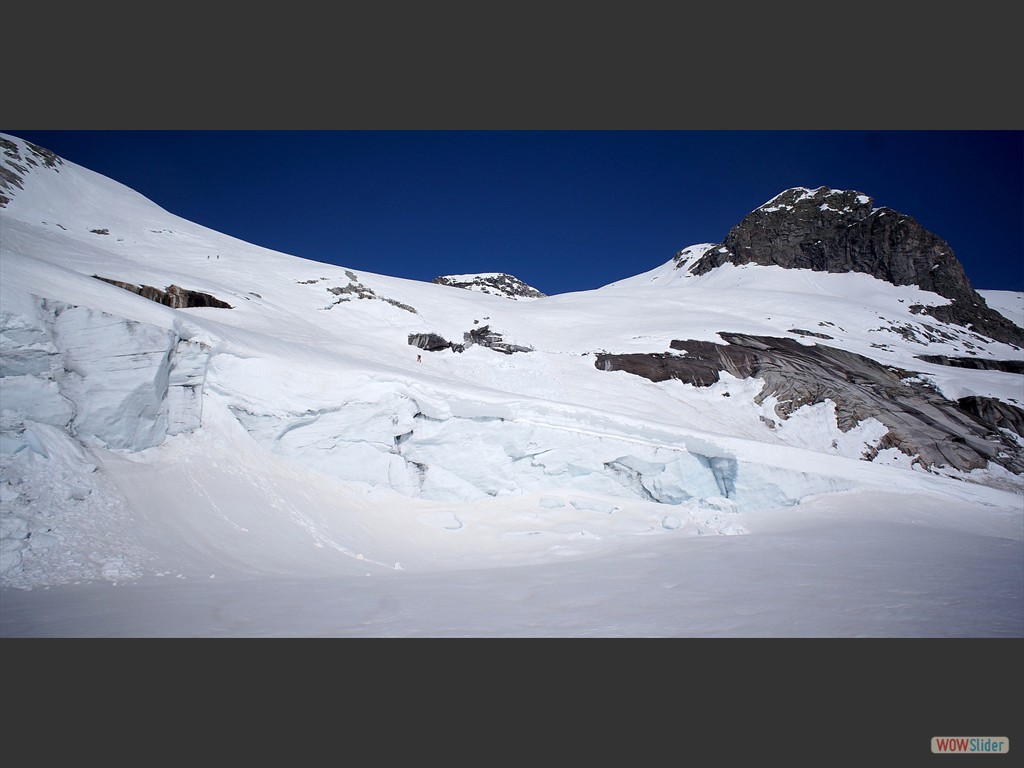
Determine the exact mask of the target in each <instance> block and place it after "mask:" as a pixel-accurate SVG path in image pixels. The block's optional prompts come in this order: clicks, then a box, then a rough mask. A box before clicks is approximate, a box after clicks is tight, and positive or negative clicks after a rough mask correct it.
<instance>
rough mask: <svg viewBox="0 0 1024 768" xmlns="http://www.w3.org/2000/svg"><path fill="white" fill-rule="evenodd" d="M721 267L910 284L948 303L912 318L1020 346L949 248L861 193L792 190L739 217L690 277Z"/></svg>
mask: <svg viewBox="0 0 1024 768" xmlns="http://www.w3.org/2000/svg"><path fill="white" fill-rule="evenodd" d="M725 263H731V264H736V265H741V264H761V265H777V266H780V267H785V268H787V269H810V270H815V271H818V272H863V273H866V274H869V275H872V276H873V277H877V278H878V279H879V280H885V281H886V282H889V283H892V284H893V285H916V286H917V287H919V288H921V289H922V290H925V291H932V292H934V293H937V294H939V295H940V296H942V297H944V298H947V299H950V303H949V304H943V305H940V306H932V307H925V306H921V307H920V308H919V310H918V311H920V312H923V313H925V314H929V315H931V316H933V317H935V318H936V319H939V320H942V321H944V322H949V323H955V324H957V325H962V326H970V327H971V328H973V329H974V330H976V331H978V332H980V333H983V334H985V335H986V336H989V337H991V338H994V339H998V340H1000V341H1005V342H1007V343H1011V344H1016V345H1017V346H1024V330H1022V329H1021V328H1020V327H1018V326H1016V325H1014V324H1013V323H1011V322H1008V321H1007V319H1006V318H1005V317H1003V316H1002V315H1000V314H999V313H998V312H996V311H994V310H992V309H991V308H989V307H988V306H987V304H986V303H985V300H984V299H983V298H982V297H981V296H980V295H978V293H977V292H976V291H975V290H974V288H973V287H972V286H971V283H970V281H969V280H968V279H967V275H966V274H965V273H964V270H963V267H962V265H961V264H960V262H959V261H958V260H957V258H956V256H955V255H954V253H953V249H952V248H950V246H949V244H948V243H947V242H946V241H945V240H943V239H942V238H941V237H939V236H938V235H935V234H933V233H931V232H929V231H928V230H926V229H925V228H924V227H922V226H921V225H920V224H919V223H918V222H917V221H916V220H915V219H914V218H913V217H911V216H908V215H907V214H904V213H900V212H898V211H895V210H893V209H892V208H885V207H881V208H876V207H874V201H873V200H872V198H871V197H869V196H868V195H865V194H864V193H862V192H855V191H847V190H841V189H829V188H828V187H818V188H817V189H808V188H806V187H794V188H792V189H787V190H785V191H784V192H781V193H779V194H778V195H776V196H775V197H773V198H772V199H771V200H769V201H768V202H767V203H765V204H764V205H762V206H760V207H759V208H757V209H755V210H753V211H751V212H750V213H749V214H747V215H746V216H745V217H744V218H743V220H742V221H740V223H739V224H737V225H736V226H735V227H733V228H732V229H731V230H730V231H729V234H728V235H727V236H726V238H725V240H724V241H722V242H721V243H719V244H716V245H714V246H712V247H710V248H708V249H707V251H706V252H705V253H704V255H703V256H702V257H700V258H699V259H698V260H697V261H696V263H694V264H693V266H692V267H691V269H690V271H691V273H692V274H694V275H702V274H705V273H706V272H708V271H710V270H712V269H714V268H715V267H718V266H721V265H722V264H725Z"/></svg>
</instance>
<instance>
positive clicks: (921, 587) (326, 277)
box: [0, 137, 1024, 637]
mask: <svg viewBox="0 0 1024 768" xmlns="http://www.w3.org/2000/svg"><path fill="white" fill-rule="evenodd" d="M2 138H6V139H7V140H9V141H12V142H14V143H15V144H16V145H18V146H19V148H20V149H21V152H22V154H23V155H27V154H28V153H29V150H27V149H26V148H24V145H23V144H22V142H20V140H17V139H15V138H13V137H2ZM808 192H809V193H810V191H809V190H808ZM9 196H10V197H11V198H12V199H11V201H10V203H9V204H8V206H7V207H6V208H2V209H0V258H2V263H0V264H2V276H0V277H2V280H0V354H2V367H0V374H2V378H0V398H2V401H0V503H2V511H3V514H2V516H0V522H2V529H0V577H2V580H3V582H2V585H3V589H2V613H0V632H2V634H3V635H4V636H364V637H438V636H558V637H595V636H744V637H763V636H790V637H792V636H1021V635H1022V634H1024V510H1022V498H1024V496H1022V494H1024V484H1022V482H1021V478H1019V477H1017V476H1015V475H1012V474H1010V473H1009V472H1007V471H1006V470H1001V469H1000V468H999V467H995V466H990V467H989V469H986V470H977V471H975V472H973V473H970V474H969V475H968V474H965V473H956V472H953V471H949V472H932V473H930V472H926V471H924V470H922V469H921V468H920V467H919V466H916V465H914V463H913V461H912V457H909V456H906V455H905V454H901V453H900V452H899V451H896V450H895V449H892V448H888V449H884V450H877V451H874V452H873V454H874V455H875V458H874V459H873V460H871V461H868V460H865V458H864V456H865V453H866V451H869V449H873V448H877V447H879V443H880V441H881V440H882V438H883V436H884V434H885V428H884V427H883V426H882V425H881V424H880V423H879V422H878V421H876V420H873V419H868V420H865V421H863V422H862V423H860V424H859V425H858V426H857V427H855V428H854V429H852V430H849V431H846V432H843V431H841V430H840V429H839V428H838V427H837V424H836V417H835V408H834V403H829V402H825V403H818V404H816V405H812V406H804V407H803V408H801V409H799V410H797V411H796V412H794V413H793V414H792V415H791V416H790V417H789V418H788V419H785V420H780V419H778V417H777V415H776V414H775V411H774V407H775V405H776V403H775V402H774V401H773V399H772V398H767V399H765V400H764V401H762V402H757V401H756V400H755V398H756V397H757V395H758V392H759V391H760V382H759V381H758V380H740V379H736V378H734V377H731V376H728V375H727V374H726V375H723V376H722V377H721V379H720V380H719V381H718V382H717V383H716V384H714V385H713V386H710V387H694V386H692V385H687V384H682V383H680V382H679V381H666V382H661V383H653V382H651V381H648V380H646V379H643V378H640V377H637V376H633V375H630V374H627V373H625V372H621V371H604V370H599V369H598V368H597V367H596V366H595V356H596V355H597V354H598V353H600V352H604V351H612V352H619V353H624V352H666V351H668V350H669V344H670V342H671V341H672V340H673V339H695V340H709V341H719V340H720V337H719V336H718V335H717V334H718V332H719V331H730V332H738V333H750V334H765V335H776V336H788V337H790V338H798V339H800V340H801V343H808V344H809V343H812V341H809V340H807V339H806V338H804V337H802V336H800V335H798V334H797V335H794V333H793V332H792V329H794V328H797V329H800V328H811V329H815V330H817V331H824V330H827V333H828V335H829V336H830V337H831V338H832V339H833V340H832V341H830V342H829V343H830V344H833V345H835V346H838V347H841V348H843V349H846V350H849V351H852V352H856V353H858V354H861V355H865V356H868V357H871V358H872V359H875V360H877V361H879V362H881V363H883V364H888V365H894V366H895V365H898V366H900V367H905V368H908V369H911V370H914V371H916V372H918V374H919V376H921V377H922V380H927V381H929V382H931V383H932V385H933V386H934V387H935V388H936V389H937V390H938V391H940V392H942V393H943V394H945V395H946V396H947V397H963V396H965V395H968V394H975V395H983V396H989V397H996V398H1000V399H1003V400H1005V401H1007V402H1017V403H1018V407H1019V404H1020V403H1021V402H1024V393H1022V391H1021V377H1020V376H1019V375H1017V374H1011V373H1002V372H999V371H985V370H965V369H958V368H950V367H944V366H940V365H931V364H928V363H923V362H921V361H920V360H917V359H916V358H915V357H914V356H915V355H917V354H922V353H923V352H925V351H927V353H928V354H940V355H950V356H958V355H963V354H966V347H965V344H967V343H968V342H969V343H970V344H971V345H973V346H972V347H971V352H972V354H976V355H979V356H981V357H987V358H991V359H996V360H1007V359H1020V351H1019V350H1017V349H1016V348H1013V347H1010V346H1008V345H1005V344H1001V343H997V342H984V343H982V342H981V341H979V339H978V337H976V336H972V335H971V334H969V333H966V332H965V333H964V334H962V335H960V336H955V335H951V337H950V338H949V339H945V340H942V341H940V342H931V343H923V342H922V341H921V338H923V337H916V340H915V337H912V336H908V335H907V334H905V333H902V332H901V331H902V330H905V329H906V327H908V326H915V327H916V325H917V324H919V323H920V321H921V319H922V318H921V316H920V315H916V314H914V313H912V312H911V310H910V307H911V306H912V305H914V304H919V303H923V304H932V305H935V304H942V303H945V300H944V299H942V298H941V297H939V296H937V295H935V294H928V293H927V292H925V291H922V290H920V289H918V288H916V287H915V286H900V287H896V286H893V285H890V284H888V283H884V282H882V281H879V280H876V279H875V278H872V277H870V276H868V275H865V274H829V273H819V272H810V271H807V270H785V269H782V268H779V267H760V266H754V265H747V266H741V267H736V266H734V265H731V264H727V265H724V266H722V267H720V268H718V269H715V270H713V271H711V272H709V273H707V274H705V275H702V276H699V277H696V276H693V275H691V274H689V273H688V272H687V269H686V267H687V265H688V264H690V263H692V262H693V261H694V260H695V258H697V257H698V256H699V254H700V253H702V252H703V251H702V249H701V248H699V247H696V246H694V248H692V249H690V250H689V251H688V252H686V253H685V254H684V258H682V259H680V260H672V261H669V262H667V263H665V264H662V265H661V266H656V267H654V268H653V269H651V270H648V271H646V272H643V273H641V274H638V275H637V276H636V277H633V278H629V279H626V280H621V281H618V282H616V283H614V284H612V285H609V286H606V287H604V288H601V289H598V290H594V291H586V292H579V293H570V294H563V295H557V296H548V297H543V298H538V299H534V300H531V301H528V302H517V301H512V300H509V299H507V298H504V297H502V296H497V295H492V294H488V293H482V292H477V291H461V290H453V289H452V288H449V287H446V286H442V285H436V284H431V283H422V282H416V281H411V280H405V279H400V278H394V277H388V276H385V275H378V274H373V273H367V272H358V273H355V272H353V271H351V270H347V269H345V268H343V267H338V266H333V265H329V264H323V263H319V262H312V261H308V260H304V259H300V258H297V257H293V256H290V255H287V254H282V253H277V252H273V251H270V250H267V249H265V248H261V247H257V246H254V245H250V244H247V243H245V242H242V241H239V240H236V239H234V238H231V237H228V236H226V235H222V234H219V233H217V232H213V231H211V230H209V229H206V228H203V227H201V226H198V225H196V224H193V223H191V222H188V221H185V220H183V219H181V218H178V217H176V216H174V215H173V214H171V213H169V212H166V211H164V210H162V209H160V208H159V207H157V206H156V205H154V204H152V203H151V202H150V201H148V200H146V199H145V198H143V197H141V196H140V195H138V194H136V193H135V192H133V191H131V190H129V189H127V188H125V187H124V186H122V185H120V184H117V183H116V182H113V181H111V180H110V179H106V178H104V177H102V176H99V175H97V174H95V173H92V172H91V171H88V170H87V169H84V168H81V167H79V166H76V165H74V164H72V163H67V162H65V163H63V164H61V165H59V166H58V167H57V168H55V169H54V168H47V167H44V166H42V165H40V166H33V167H28V168H27V170H26V171H25V173H24V184H23V188H19V189H15V190H13V194H10V193H9ZM743 213H745V212H737V219H739V218H740V216H742V215H743ZM706 247H709V246H705V248H706ZM656 261H657V259H655V263H656ZM96 275H100V276H103V277H107V278H111V279H115V280H121V281H124V282H128V283H132V284H133V285H139V286H155V287H157V288H161V289H162V288H164V287H166V286H169V285H172V284H173V285H177V286H181V287H183V288H185V289H187V290H192V291H199V292H203V293H205V294H209V295H211V296H213V297H216V298H217V299H219V300H222V301H226V302H227V303H228V304H230V305H231V307H232V308H231V309H222V308H215V307H192V308H185V309H180V308H177V309H172V308H171V307H169V306H165V305H162V304H158V303H156V302H154V301H150V300H148V299H146V298H143V297H142V296H139V295H137V294H134V293H131V292H129V291H125V290H123V289H121V288H118V287H116V286H114V285H111V284H109V283H107V282H104V281H101V280H97V279H95V277H94V276H96ZM983 295H984V297H985V298H986V301H988V302H989V303H990V305H991V306H993V307H994V308H996V309H998V310H999V311H1000V312H1003V313H1004V314H1006V315H1007V316H1008V317H1011V319H1014V320H1015V322H1018V323H1020V322H1021V319H1022V318H1021V314H1022V313H1024V308H1022V304H1021V295H1020V294H1019V293H1018V294H1009V293H1007V292H1000V291H987V292H983ZM481 327H488V328H490V329H491V330H492V331H493V332H494V333H497V334H500V335H501V337H502V339H503V340H504V341H506V342H508V343H510V344H517V345H523V346H524V347H529V348H530V349H531V350H532V351H528V352H514V353H512V354H505V353H503V352H501V351H498V350H496V349H491V348H488V347H486V346H484V345H481V344H475V345H470V346H468V347H467V348H466V349H465V350H464V351H461V352H458V351H455V350H453V349H444V350H442V351H438V352H428V351H425V350H420V349H418V348H417V347H414V346H411V345H410V343H409V336H410V334H424V333H434V334H437V335H439V336H441V337H443V338H444V339H446V340H449V341H454V342H462V341H463V339H464V337H465V334H468V333H469V332H470V331H472V330H473V329H479V328H481Z"/></svg>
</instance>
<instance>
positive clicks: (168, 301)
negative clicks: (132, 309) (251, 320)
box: [93, 275, 233, 309]
mask: <svg viewBox="0 0 1024 768" xmlns="http://www.w3.org/2000/svg"><path fill="white" fill-rule="evenodd" d="M93 277H95V278H96V279H97V280H102V281H103V282H105V283H110V284H111V285H116V286H117V287H118V288H123V289H124V290H126V291H131V292H132V293H137V294H138V295H139V296H141V297H142V298H144V299H149V300H150V301H155V302H156V303H157V304H163V305H164V306H167V307H172V308H173V309H186V308H189V307H217V308H218V309H233V307H232V306H231V305H230V304H228V303H227V302H226V301H221V300H220V299H218V298H217V297H216V296H211V295H210V294H209V293H203V292H202V291H191V290H189V289H187V288H182V287H181V286H178V285H169V286H167V288H166V289H160V288H154V287H153V286H151V285H134V284H132V283H125V282H122V281H120V280H112V279H110V278H109V277H100V276H99V275H93Z"/></svg>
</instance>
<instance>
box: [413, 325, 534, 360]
mask: <svg viewBox="0 0 1024 768" xmlns="http://www.w3.org/2000/svg"><path fill="white" fill-rule="evenodd" d="M462 339H463V343H462V344H457V343H455V342H453V341H448V340H447V339H446V338H444V336H441V335H439V334H436V333H410V334H409V344H410V345H411V346H414V347H419V348H420V349H425V350H426V351H427V352H440V351H441V350H443V349H451V350H453V351H455V352H465V351H466V348H467V347H471V346H473V345H474V344H479V345H480V346H481V347H487V348H489V349H493V350H496V351H498V352H502V353H504V354H506V355H511V354H512V353H514V352H532V351H533V347H527V346H524V345H522V344H512V343H510V342H508V341H505V339H504V338H503V337H502V335H501V334H500V333H497V332H496V331H492V330H491V327H490V326H489V325H484V326H481V327H480V328H474V329H473V330H471V331H466V332H465V333H464V334H462Z"/></svg>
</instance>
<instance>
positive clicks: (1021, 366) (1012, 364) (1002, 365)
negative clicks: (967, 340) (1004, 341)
mask: <svg viewBox="0 0 1024 768" xmlns="http://www.w3.org/2000/svg"><path fill="white" fill-rule="evenodd" d="M915 357H917V359H918V360H923V361H924V362H926V363H935V364H936V365H949V366H952V367H953V368H971V369H973V370H976V371H1005V372H1006V373H1024V360H988V359H986V358H981V357H948V356H946V355H915Z"/></svg>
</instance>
